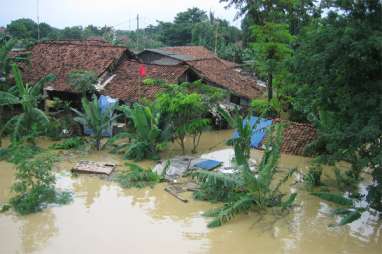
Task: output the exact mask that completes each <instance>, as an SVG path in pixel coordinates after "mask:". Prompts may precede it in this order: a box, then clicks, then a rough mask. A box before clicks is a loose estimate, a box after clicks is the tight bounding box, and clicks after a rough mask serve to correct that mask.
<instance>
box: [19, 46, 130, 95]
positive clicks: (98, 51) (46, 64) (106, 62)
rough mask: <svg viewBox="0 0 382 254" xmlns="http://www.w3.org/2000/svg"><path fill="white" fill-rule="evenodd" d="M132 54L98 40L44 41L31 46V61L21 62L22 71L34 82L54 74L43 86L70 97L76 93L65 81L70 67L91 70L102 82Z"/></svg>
mask: <svg viewBox="0 0 382 254" xmlns="http://www.w3.org/2000/svg"><path fill="white" fill-rule="evenodd" d="M133 58H134V55H133V54H132V53H131V52H130V51H129V50H128V49H126V48H124V47H117V46H113V45H111V44H109V43H107V42H104V41H99V40H87V41H71V40H68V41H46V42H41V43H38V44H36V45H34V46H33V47H32V48H31V49H30V57H29V61H30V62H29V64H26V65H23V66H22V71H23V76H24V79H25V80H27V81H29V82H36V81H38V80H39V79H41V78H42V77H43V76H45V75H47V74H49V73H52V74H54V75H55V76H56V80H55V81H54V82H53V83H52V84H51V85H50V86H48V87H45V90H46V91H47V92H48V95H49V96H57V97H62V98H70V99H73V98H74V97H76V96H77V93H76V92H75V91H74V90H73V89H72V88H71V86H70V85H69V83H68V81H67V77H68V74H69V73H70V72H71V71H74V70H88V71H94V72H95V73H96V74H97V76H98V77H99V80H100V81H99V82H100V84H102V83H103V82H106V81H108V78H109V76H110V73H113V72H114V71H115V69H116V68H117V66H118V65H119V63H120V61H122V60H123V59H133Z"/></svg>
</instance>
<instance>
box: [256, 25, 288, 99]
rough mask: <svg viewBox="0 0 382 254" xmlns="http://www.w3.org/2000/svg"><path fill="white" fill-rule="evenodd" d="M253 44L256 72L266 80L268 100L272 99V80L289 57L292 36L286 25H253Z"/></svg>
mask: <svg viewBox="0 0 382 254" xmlns="http://www.w3.org/2000/svg"><path fill="white" fill-rule="evenodd" d="M252 33H253V35H254V38H255V42H254V43H253V44H252V47H253V49H254V51H255V55H256V59H255V63H256V70H257V73H258V74H259V75H263V76H264V77H266V79H267V89H268V100H269V101H270V100H271V99H272V98H273V87H272V86H273V78H274V76H275V75H277V73H278V72H280V70H282V68H283V67H284V65H283V64H284V61H285V60H286V59H287V58H288V57H290V56H291V54H292V49H291V48H290V44H291V42H292V41H293V39H294V38H293V36H292V35H291V34H290V33H289V31H288V25H285V24H276V23H271V22H266V23H264V24H262V25H254V26H253V31H252Z"/></svg>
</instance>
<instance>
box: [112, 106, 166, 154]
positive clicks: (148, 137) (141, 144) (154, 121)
mask: <svg viewBox="0 0 382 254" xmlns="http://www.w3.org/2000/svg"><path fill="white" fill-rule="evenodd" d="M119 109H120V110H121V111H122V112H123V114H124V116H125V117H126V118H127V119H128V120H129V121H131V125H130V127H129V130H128V131H127V132H122V133H120V134H117V135H116V136H115V137H113V138H112V139H110V140H109V141H108V144H112V143H115V141H117V140H119V139H122V138H129V142H128V143H120V144H117V145H115V147H114V151H117V152H120V153H124V154H125V158H126V159H130V160H131V159H133V160H143V159H145V158H148V159H158V158H159V152H160V151H161V150H163V149H164V148H165V147H166V144H167V141H168V139H169V134H168V133H167V132H166V131H163V130H162V129H160V128H159V120H160V116H161V114H160V112H159V111H158V110H157V109H156V108H155V107H153V106H152V105H150V106H143V105H140V104H138V103H135V104H134V105H133V106H131V107H130V106H127V105H124V106H121V107H120V108H119Z"/></svg>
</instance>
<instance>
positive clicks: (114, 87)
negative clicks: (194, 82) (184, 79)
mask: <svg viewBox="0 0 382 254" xmlns="http://www.w3.org/2000/svg"><path fill="white" fill-rule="evenodd" d="M140 66H141V63H139V62H137V61H135V60H125V61H124V62H122V63H121V64H120V65H119V66H118V67H117V69H116V70H115V72H114V74H115V75H116V76H115V77H114V78H113V79H112V80H111V81H110V83H109V84H107V85H106V87H105V89H104V90H103V91H102V92H101V93H102V94H104V95H108V96H111V97H114V98H118V99H120V100H123V101H129V102H132V101H137V100H138V99H139V98H140V97H142V96H144V97H146V98H153V97H154V96H155V95H156V94H157V93H158V92H159V91H160V88H159V87H158V86H148V85H144V84H143V81H142V79H141V78H140V77H139V68H140ZM188 68H189V67H187V66H184V65H178V66H164V65H148V64H146V65H145V69H146V77H147V78H153V79H159V80H163V81H166V82H168V83H178V80H179V78H180V77H181V76H182V75H183V73H184V72H185V71H186V70H187V69H188Z"/></svg>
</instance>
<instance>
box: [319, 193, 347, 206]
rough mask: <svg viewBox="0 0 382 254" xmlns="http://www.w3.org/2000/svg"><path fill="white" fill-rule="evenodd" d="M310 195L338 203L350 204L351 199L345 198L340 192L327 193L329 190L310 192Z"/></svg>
mask: <svg viewBox="0 0 382 254" xmlns="http://www.w3.org/2000/svg"><path fill="white" fill-rule="evenodd" d="M312 195H314V196H317V197H319V198H321V199H323V200H326V201H330V202H333V203H335V204H338V205H343V206H352V205H353V201H352V200H351V199H349V198H345V197H344V196H343V195H342V194H336V193H329V192H312Z"/></svg>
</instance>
